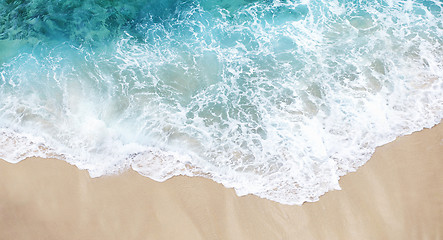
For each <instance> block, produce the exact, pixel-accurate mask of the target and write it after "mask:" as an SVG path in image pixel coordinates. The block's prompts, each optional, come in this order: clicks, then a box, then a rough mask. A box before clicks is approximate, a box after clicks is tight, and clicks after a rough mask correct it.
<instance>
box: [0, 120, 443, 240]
mask: <svg viewBox="0 0 443 240" xmlns="http://www.w3.org/2000/svg"><path fill="white" fill-rule="evenodd" d="M442 172H443V124H439V125H437V126H435V127H434V128H432V129H425V130H423V131H421V132H417V133H414V134H412V135H408V136H404V137H400V138H398V139H397V140H395V141H394V142H392V143H389V144H387V145H385V146H382V147H379V148H377V150H376V152H375V154H374V155H373V157H372V158H371V160H369V162H368V163H367V164H365V165H364V166H363V167H361V168H360V169H359V170H358V171H357V172H355V173H350V174H348V175H346V176H344V177H342V179H341V180H340V185H341V187H342V190H341V191H333V192H329V193H327V194H325V195H324V196H322V197H321V198H320V201H318V202H315V203H307V204H304V205H303V206H288V205H282V204H278V203H276V202H272V201H269V200H265V199H260V198H258V197H256V196H245V197H238V196H237V195H236V194H235V192H234V190H233V189H227V188H224V187H223V186H222V185H221V184H218V183H215V182H213V181H211V180H208V179H203V178H189V177H175V178H173V179H170V180H168V181H166V182H163V183H159V182H155V181H153V180H150V179H148V178H145V177H142V176H140V175H139V174H137V173H136V172H133V171H129V172H126V173H124V174H122V175H119V176H109V177H101V178H96V179H91V178H90V177H89V175H88V173H87V172H86V171H84V170H78V169H77V168H76V167H75V166H71V165H69V164H68V163H66V162H63V161H60V160H56V159H38V158H34V159H28V160H25V161H23V162H20V163H18V164H10V163H7V162H5V161H0V239H193V240H195V239H254V240H256V239H360V240H362V239H402V240H404V239H442V238H443V174H442Z"/></svg>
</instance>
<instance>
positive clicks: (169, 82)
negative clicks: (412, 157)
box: [0, 0, 443, 204]
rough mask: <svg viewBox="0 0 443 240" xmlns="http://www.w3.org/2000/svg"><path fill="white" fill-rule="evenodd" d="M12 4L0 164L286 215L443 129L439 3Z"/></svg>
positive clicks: (3, 59) (0, 74) (2, 69)
mask: <svg viewBox="0 0 443 240" xmlns="http://www.w3.org/2000/svg"><path fill="white" fill-rule="evenodd" d="M160 2H161V4H160V3H158V1H141V0H140V1H136V0H134V1H129V3H128V2H126V1H94V0H83V1H55V0H49V1H48V0H45V1H37V0H36V1H2V2H1V3H0V64H1V66H0V158H2V159H5V160H7V161H9V162H19V161H21V160H23V159H25V158H27V157H31V156H41V157H56V158H60V159H63V160H65V161H67V162H69V163H71V164H74V165H76V166H78V167H79V168H81V169H87V170H88V171H89V173H90V174H91V176H93V177H98V176H102V175H106V174H116V173H120V172H122V171H124V170H127V169H129V168H132V169H134V170H136V171H137V172H139V173H140V174H142V175H144V176H147V177H150V178H152V179H154V180H157V181H164V180H166V179H168V178H170V177H172V176H175V175H188V176H203V177H207V178H210V179H213V180H215V181H217V182H220V183H222V184H223V185H225V186H226V187H233V188H235V190H236V191H237V193H238V194H239V195H245V194H255V195H257V196H260V197H263V198H267V199H271V200H274V201H278V202H281V203H284V204H301V203H303V202H305V201H316V200H317V199H318V197H319V196H320V195H322V194H324V193H325V192H327V191H329V190H332V189H338V188H339V185H338V179H339V177H340V176H342V175H344V174H346V173H348V172H350V171H355V170H356V169H357V168H358V167H359V166H361V165H363V164H364V163H365V162H366V161H367V160H368V159H369V158H370V156H371V154H372V153H373V151H374V149H375V147H377V146H379V145H382V144H385V143H387V142H390V141H392V140H393V139H395V138H396V137H397V136H400V135H404V134H408V133H411V132H413V131H417V130H421V129H423V128H425V127H431V126H433V125H435V124H436V123H438V122H440V121H441V119H442V117H443V98H442V93H443V91H442V90H443V17H442V13H443V12H442V11H443V10H442V9H443V6H442V2H441V1H396V0H391V1H341V0H340V1H337V0H335V1H326V0H325V1H320V0H311V1H308V0H300V1H294V0H288V1H283V0H281V1H278V0H274V1H270V0H269V1H247V0H243V1H228V0H223V1H210V0H195V1H160Z"/></svg>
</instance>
